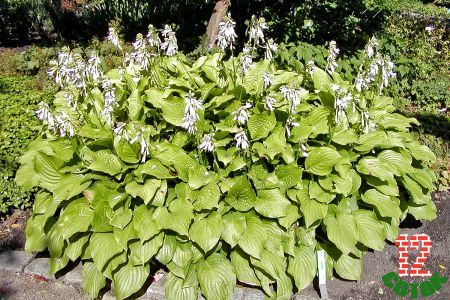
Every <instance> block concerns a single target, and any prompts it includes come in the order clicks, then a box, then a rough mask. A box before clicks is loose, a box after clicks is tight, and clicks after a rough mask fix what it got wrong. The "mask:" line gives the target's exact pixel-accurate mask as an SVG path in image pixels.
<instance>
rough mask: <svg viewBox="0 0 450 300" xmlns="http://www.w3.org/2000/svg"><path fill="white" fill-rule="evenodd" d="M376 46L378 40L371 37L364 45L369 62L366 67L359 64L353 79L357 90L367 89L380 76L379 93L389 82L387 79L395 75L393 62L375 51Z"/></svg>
mask: <svg viewBox="0 0 450 300" xmlns="http://www.w3.org/2000/svg"><path fill="white" fill-rule="evenodd" d="M376 46H378V41H377V40H376V38H375V37H373V38H371V39H370V41H369V43H368V44H367V45H366V47H365V55H366V57H367V58H368V59H370V63H369V65H368V67H367V68H364V65H361V67H360V70H359V72H358V75H357V77H356V79H355V88H356V90H357V91H358V92H361V91H362V90H365V89H368V88H369V87H370V86H371V84H372V83H374V82H376V81H377V79H378V78H379V77H381V80H380V85H379V86H378V88H379V92H380V93H381V92H382V91H383V89H384V88H385V87H387V85H388V84H389V79H390V78H393V77H395V76H396V73H395V72H394V67H395V66H394V63H393V62H392V61H391V60H390V58H389V57H388V56H385V55H382V54H381V53H377V50H376Z"/></svg>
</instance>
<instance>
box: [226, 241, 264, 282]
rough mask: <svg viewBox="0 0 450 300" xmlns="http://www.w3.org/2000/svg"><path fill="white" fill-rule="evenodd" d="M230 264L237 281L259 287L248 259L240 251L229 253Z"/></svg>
mask: <svg viewBox="0 0 450 300" xmlns="http://www.w3.org/2000/svg"><path fill="white" fill-rule="evenodd" d="M230 259H231V264H232V265H233V268H234V271H235V272H236V276H237V279H238V280H239V281H240V282H243V283H245V284H250V285H256V286H258V285H260V282H259V279H258V277H256V274H255V271H253V267H252V266H251V265H250V257H249V256H248V255H247V254H245V253H243V252H242V251H241V250H240V249H236V250H235V251H232V252H231V255H230Z"/></svg>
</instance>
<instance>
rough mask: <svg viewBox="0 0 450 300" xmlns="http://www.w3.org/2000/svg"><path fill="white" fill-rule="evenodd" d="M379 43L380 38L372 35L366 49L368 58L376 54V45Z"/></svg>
mask: <svg viewBox="0 0 450 300" xmlns="http://www.w3.org/2000/svg"><path fill="white" fill-rule="evenodd" d="M378 45H379V43H378V40H377V39H376V37H374V36H373V37H372V38H371V39H370V40H369V42H368V43H367V45H366V47H365V49H364V51H365V52H366V55H367V57H368V58H372V57H373V56H374V55H375V51H376V47H377V46H378Z"/></svg>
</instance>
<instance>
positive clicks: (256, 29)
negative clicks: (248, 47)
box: [249, 15, 269, 45]
mask: <svg viewBox="0 0 450 300" xmlns="http://www.w3.org/2000/svg"><path fill="white" fill-rule="evenodd" d="M268 28H269V26H267V23H266V20H265V19H264V18H256V17H255V16H254V15H253V16H252V19H251V21H250V28H249V39H250V41H254V44H255V45H260V44H261V43H262V42H264V30H266V29H268Z"/></svg>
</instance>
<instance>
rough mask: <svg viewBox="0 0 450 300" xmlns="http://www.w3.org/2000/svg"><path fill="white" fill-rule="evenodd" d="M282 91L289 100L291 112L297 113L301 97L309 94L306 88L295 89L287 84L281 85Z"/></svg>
mask: <svg viewBox="0 0 450 300" xmlns="http://www.w3.org/2000/svg"><path fill="white" fill-rule="evenodd" d="M280 92H281V93H282V94H283V97H284V99H285V100H286V101H288V103H289V105H290V112H291V113H295V111H296V110H297V106H298V105H299V104H300V100H301V97H302V96H304V95H307V94H308V91H307V90H305V89H304V88H299V89H295V88H289V87H287V86H282V87H280Z"/></svg>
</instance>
